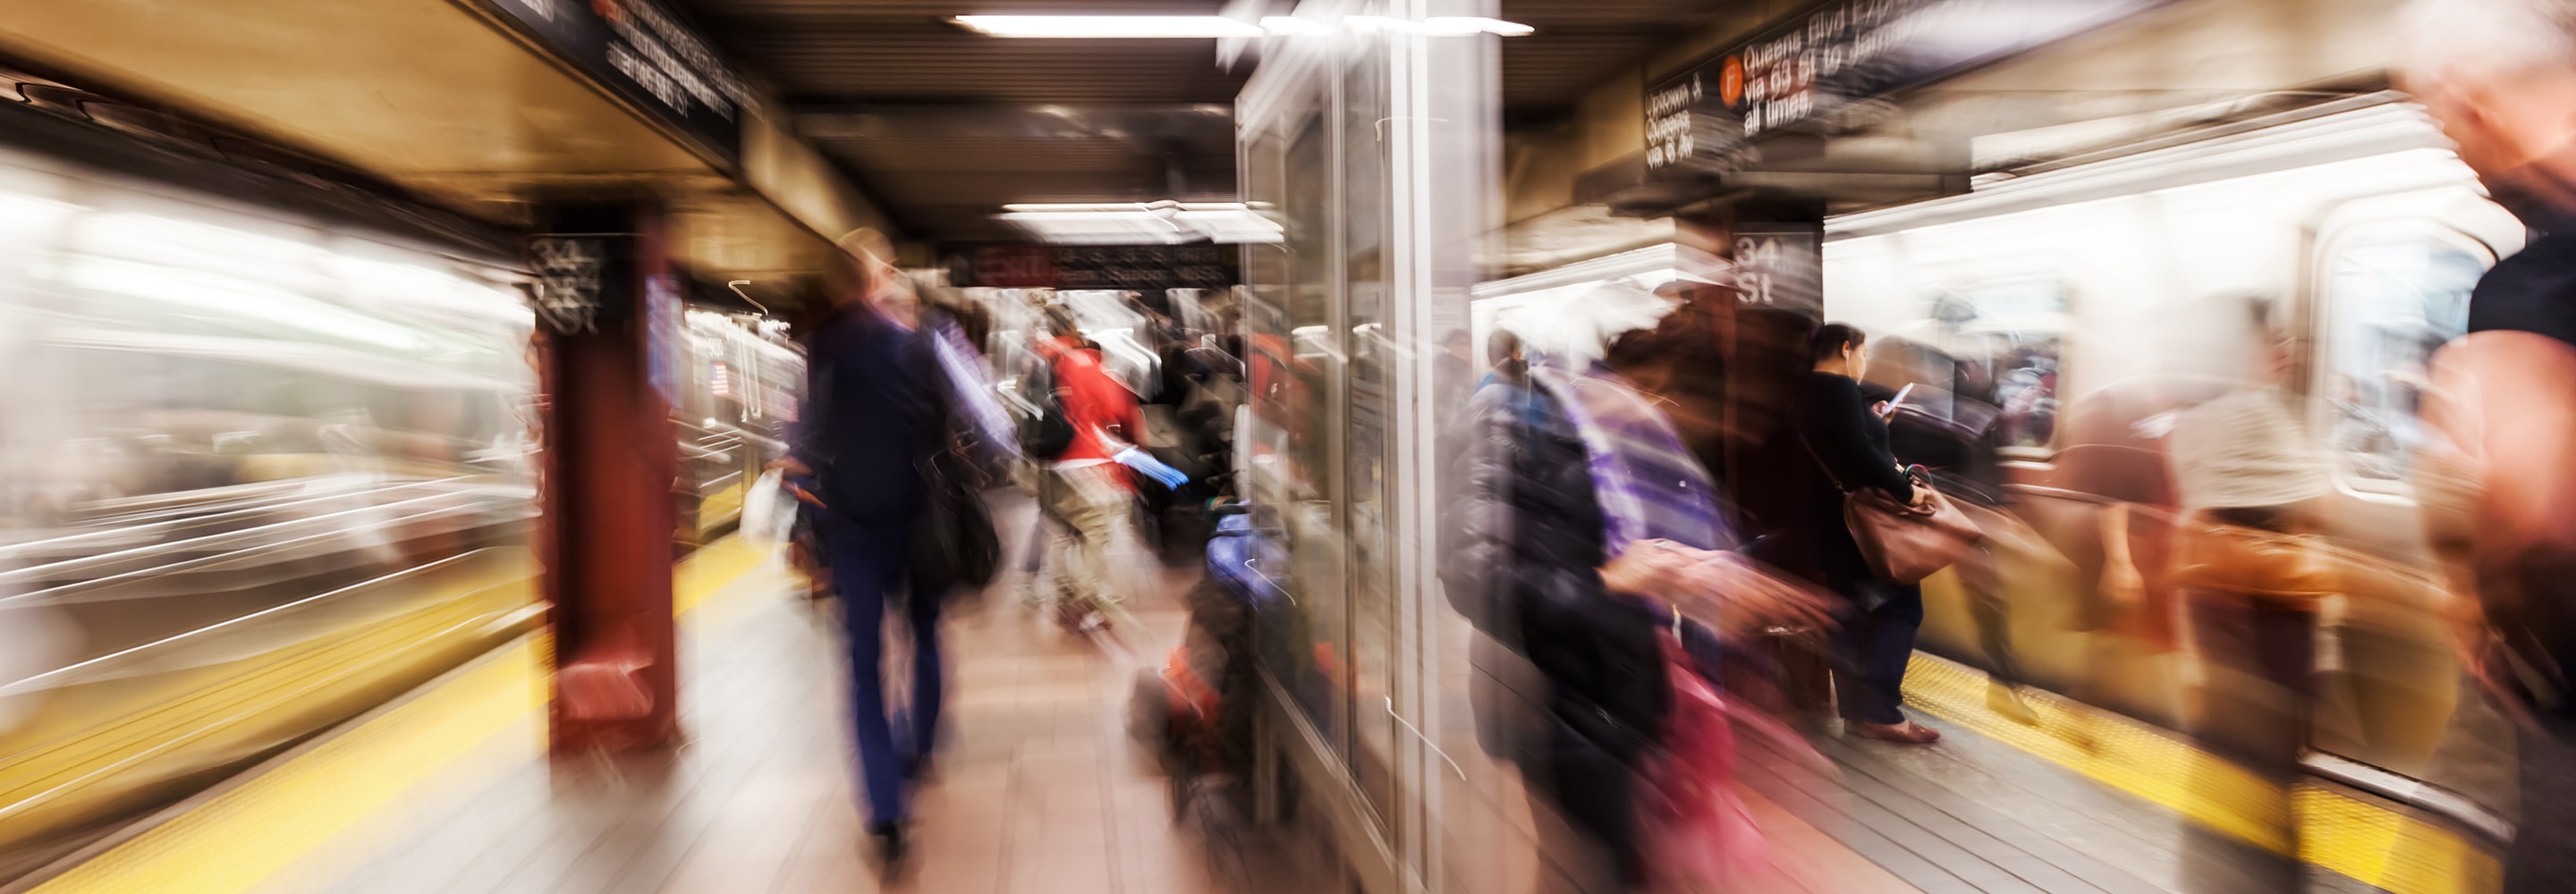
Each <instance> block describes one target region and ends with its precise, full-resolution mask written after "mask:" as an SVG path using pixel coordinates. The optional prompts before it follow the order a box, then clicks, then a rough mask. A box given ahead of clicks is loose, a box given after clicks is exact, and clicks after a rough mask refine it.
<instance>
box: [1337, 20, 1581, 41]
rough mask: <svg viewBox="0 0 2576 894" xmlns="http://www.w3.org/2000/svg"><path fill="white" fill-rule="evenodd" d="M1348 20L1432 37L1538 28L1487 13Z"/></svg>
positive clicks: (1518, 32)
mask: <svg viewBox="0 0 2576 894" xmlns="http://www.w3.org/2000/svg"><path fill="white" fill-rule="evenodd" d="M1344 21H1347V22H1349V23H1350V24H1351V25H1352V26H1353V27H1357V28H1360V29H1362V30H1375V31H1393V32H1396V33H1399V34H1424V35H1429V36H1432V37H1465V36H1468V35H1471V34H1494V35H1499V36H1502V37H1524V36H1527V35H1529V34H1531V33H1533V32H1536V31H1537V30H1538V29H1536V28H1532V27H1530V26H1528V25H1523V24H1521V23H1519V22H1506V21H1503V20H1501V19H1494V18H1486V17H1484V16H1432V17H1430V18H1427V19H1423V20H1422V21H1419V22H1416V21H1413V20H1411V19H1398V18H1391V17H1388V16H1352V17H1350V18H1348V19H1345V20H1344Z"/></svg>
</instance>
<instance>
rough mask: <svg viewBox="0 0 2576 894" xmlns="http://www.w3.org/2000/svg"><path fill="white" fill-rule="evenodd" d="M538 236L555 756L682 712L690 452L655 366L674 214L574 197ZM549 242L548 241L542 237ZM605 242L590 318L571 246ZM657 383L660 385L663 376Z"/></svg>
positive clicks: (668, 326) (671, 724) (649, 743)
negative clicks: (668, 217) (679, 595)
mask: <svg viewBox="0 0 2576 894" xmlns="http://www.w3.org/2000/svg"><path fill="white" fill-rule="evenodd" d="M540 230H541V231H542V232H544V233H545V234H548V235H543V236H540V237H538V239H537V240H536V243H532V247H531V248H532V250H531V262H532V265H533V266H534V267H535V268H536V269H537V270H538V271H539V273H540V274H541V279H540V294H539V296H538V301H539V303H540V305H541V307H544V308H545V309H546V310H547V311H548V312H547V313H545V314H541V317H542V318H543V321H544V322H545V324H546V325H544V326H541V329H543V330H544V332H543V334H541V335H540V336H539V338H538V342H537V345H538V355H539V368H540V376H541V379H542V384H543V388H544V391H545V397H546V401H545V404H544V410H543V419H544V423H545V444H544V460H543V468H544V481H543V483H542V485H541V497H540V500H541V502H542V505H543V522H542V525H541V528H542V530H541V533H540V536H539V537H538V543H539V551H540V556H539V558H540V560H541V561H542V563H543V565H544V571H543V576H542V585H543V588H544V591H545V595H546V599H547V601H548V602H549V603H550V604H551V607H552V613H551V614H552V618H551V620H552V624H553V628H554V671H555V673H554V677H553V682H554V697H553V698H552V699H551V702H550V703H551V708H550V711H549V717H550V729H551V732H552V736H551V737H550V741H551V743H552V750H553V751H554V753H555V754H557V755H567V754H577V753H586V752H591V751H598V750H606V751H628V750H636V749H644V748H651V747H654V746H658V745H660V744H662V743H664V742H666V741H668V740H669V739H670V738H671V734H672V733H673V732H674V731H675V730H676V728H677V723H678V710H677V709H678V701H679V678H678V674H677V667H676V660H677V657H678V649H677V631H676V629H675V626H674V624H673V622H672V618H671V562H672V559H673V557H674V548H673V538H672V530H673V525H674V524H675V519H674V514H675V513H674V510H673V506H672V500H671V487H672V482H673V481H674V480H675V479H676V478H677V476H678V475H679V456H678V453H679V449H678V446H677V443H676V441H675V439H674V433H673V429H672V426H671V421H670V417H671V408H670V403H669V397H668V396H666V395H664V394H663V393H661V391H659V390H658V389H657V388H656V387H655V386H656V385H657V384H660V383H667V382H668V381H669V380H670V378H669V377H668V376H657V375H655V372H654V371H655V369H656V368H657V364H669V363H673V362H676V358H672V357H668V356H663V357H657V356H656V355H657V354H664V355H667V354H669V353H670V352H673V351H676V350H678V347H679V346H678V345H676V344H672V343H670V340H669V339H668V338H667V336H665V335H663V334H660V333H668V332H670V331H673V330H674V329H675V328H676V326H677V316H678V315H679V313H680V312H681V309H680V308H679V307H678V306H677V304H678V300H679V299H678V297H677V295H676V290H674V289H672V288H670V287H669V283H670V281H671V280H670V269H669V267H670V264H669V260H668V255H667V253H666V250H665V244H664V240H663V214H662V210H661V208H660V207H659V206H658V205H655V204H652V203H648V202H613V203H567V204H561V205H556V206H552V207H549V208H547V209H545V211H544V212H543V213H542V214H541V226H540ZM538 243H542V244H538ZM586 252H596V257H597V258H598V269H597V273H598V275H597V278H596V286H597V289H596V295H597V298H596V301H595V303H594V304H593V306H592V307H591V308H589V309H588V310H589V313H588V316H589V318H588V320H587V321H583V320H581V319H580V318H581V317H582V316H584V309H583V308H581V307H579V306H577V305H578V299H577V298H575V299H567V300H566V301H564V302H563V303H562V304H559V305H556V306H550V307H549V306H547V305H548V304H549V302H550V300H551V299H549V298H548V297H547V296H546V294H545V293H544V289H545V288H546V287H547V286H548V285H549V284H551V285H554V286H556V287H557V289H558V295H559V296H561V295H570V294H572V293H574V292H576V291H577V289H578V285H579V282H580V279H581V278H580V277H579V276H562V275H558V276H546V275H544V274H547V273H548V271H549V268H552V269H553V270H554V271H555V272H557V273H558V274H560V273H561V272H562V270H563V269H564V268H566V267H567V266H568V265H567V263H566V262H565V260H564V259H565V257H566V256H567V255H581V254H583V253H586ZM657 380H658V381H657Z"/></svg>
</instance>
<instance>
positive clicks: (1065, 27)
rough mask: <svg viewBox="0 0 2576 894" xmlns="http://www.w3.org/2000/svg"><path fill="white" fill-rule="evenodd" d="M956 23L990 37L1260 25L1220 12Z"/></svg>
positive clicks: (1253, 33)
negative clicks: (1195, 14)
mask: <svg viewBox="0 0 2576 894" xmlns="http://www.w3.org/2000/svg"><path fill="white" fill-rule="evenodd" d="M955 21H956V22H957V24H960V25H964V26H966V27H967V28H970V29H973V30H975V31H977V32H980V33H983V34H989V35H992V36H994V37H1088V38H1147V39H1155V38H1202V39H1205V38H1217V37H1260V36H1261V35H1262V33H1263V32H1262V30H1261V26H1259V25H1255V24H1253V23H1251V22H1245V21H1240V20H1236V19H1229V18H1226V17H1224V16H987V15H971V16H958V17H957V18H956V19H955Z"/></svg>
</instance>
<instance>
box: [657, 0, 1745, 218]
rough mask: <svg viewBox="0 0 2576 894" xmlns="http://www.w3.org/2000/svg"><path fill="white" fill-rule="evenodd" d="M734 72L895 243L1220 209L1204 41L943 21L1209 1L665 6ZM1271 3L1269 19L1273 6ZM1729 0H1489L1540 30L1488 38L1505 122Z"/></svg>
mask: <svg viewBox="0 0 2576 894" xmlns="http://www.w3.org/2000/svg"><path fill="white" fill-rule="evenodd" d="M681 2H684V3H685V5H687V6H688V7H689V8H690V10H691V13H692V15H693V17H694V18H696V19H697V20H698V23H699V25H700V26H701V27H702V28H703V29H704V30H706V31H707V32H708V33H709V34H710V35H711V36H712V37H713V38H714V39H715V40H716V42H717V43H719V44H721V45H723V47H724V48H725V50H726V51H727V52H728V54H729V55H730V56H731V57H732V58H733V59H734V61H735V62H736V64H738V65H740V66H742V67H743V68H745V69H747V70H749V71H751V72H752V73H754V74H756V75H758V76H759V77H760V78H762V79H764V80H766V81H767V82H769V84H770V85H771V86H772V87H773V88H774V89H775V90H776V91H777V92H778V94H779V95H780V96H781V97H782V98H783V99H784V100H785V102H786V104H787V106H788V107H789V109H791V110H792V111H794V112H795V113H796V129H797V130H798V131H799V132H801V133H803V134H804V135H805V136H807V137H808V138H810V139H812V140H813V141H814V143H815V145H817V146H818V147H820V148H821V149H822V150H823V151H824V152H825V153H827V154H828V155H830V156H831V157H832V158H833V159H834V160H835V161H837V162H839V163H840V164H841V165H843V166H844V167H845V168H847V170H848V172H849V173H850V175H851V176H852V178H853V179H855V180H856V181H857V182H859V183H860V184H861V185H862V187H863V188H864V189H865V190H866V191H867V192H869V193H870V194H871V196H872V197H873V198H874V199H875V200H876V201H877V202H878V203H879V204H881V205H883V206H884V207H885V209H886V210H887V211H888V212H889V213H890V214H891V215H892V216H893V217H894V218H895V220H896V221H898V222H899V223H900V225H901V226H902V227H903V228H904V229H906V230H907V231H909V235H911V236H913V237H915V238H919V239H924V240H928V241H934V242H946V243H959V242H977V241H1018V240H1019V239H1020V238H1021V237H1020V235H1019V234H1018V233H1017V232H1016V231H1014V230H1011V229H1010V228H1008V227H1007V226H1004V225H1001V224H999V223H997V222H995V221H993V220H992V214H993V213H994V212H995V211H997V210H999V207H1000V206H1001V205H1003V204H1006V203H1011V202H1046V201H1125V200H1138V201H1151V200H1158V199H1167V198H1168V199H1179V200H1183V201H1189V200H1199V201H1208V200H1226V199H1231V198H1232V197H1233V196H1234V194H1235V184H1234V176H1235V165H1234V131H1233V123H1232V109H1233V102H1234V97H1235V94H1236V93H1238V92H1240V91H1241V89H1242V87H1243V81H1244V78H1245V77H1246V76H1247V75H1248V74H1250V68H1251V66H1250V64H1248V63H1247V64H1244V65H1239V66H1237V67H1236V68H1235V69H1234V70H1231V71H1229V70H1227V69H1225V68H1223V67H1220V66H1219V65H1218V63H1217V47H1216V42H1215V41H1213V40H1011V39H1003V38H994V37H987V36H983V35H979V34H974V33H972V32H969V31H966V30H965V29H963V28H960V27H958V26H956V25H954V24H951V23H950V22H949V21H948V18H949V17H951V16H957V15H965V14H972V13H979V12H983V13H1020V14H1049V13H1053V14H1088V15H1107V14H1130V15H1212V14H1216V13H1219V12H1221V11H1222V8H1223V7H1224V5H1225V4H1224V3H1223V2H1221V0H1109V2H1101V0H944V2H943V0H681ZM1280 5H1282V6H1284V5H1287V4H1286V3H1284V2H1282V3H1281V4H1280ZM1729 5H1740V4H1735V3H1730V2H1729V0H1504V2H1503V4H1502V14H1503V17H1505V18H1507V19H1510V20H1513V21H1518V22H1523V23H1526V24H1530V25H1533V26H1536V27H1537V29H1538V32H1537V33H1536V34H1533V35H1530V36H1527V37H1518V38H1511V39H1508V40H1506V41H1504V43H1503V96H1504V101H1505V105H1506V107H1507V109H1508V111H1509V112H1511V113H1512V114H1513V115H1514V116H1515V117H1516V118H1527V117H1531V116H1550V115H1555V114H1560V113H1562V112H1564V111H1567V110H1569V109H1571V107H1572V106H1573V103H1574V101H1575V100H1576V98H1577V97H1579V96H1581V95H1582V93H1583V92H1584V91H1585V90H1587V89H1589V88H1590V87H1592V86H1593V85H1595V84H1598V83H1599V82H1601V81H1602V80H1603V79H1604V78H1605V77H1607V76H1609V75H1610V74H1612V73H1614V72H1616V71H1617V70H1619V68H1620V67H1621V66H1624V65H1629V64H1632V63H1633V61H1634V60H1636V59H1638V58H1640V57H1641V56H1643V55H1644V54H1645V53H1647V52H1649V51H1651V50H1653V49H1655V48H1657V47H1659V46H1662V45H1664V44H1666V43H1669V42H1671V41H1672V40H1674V39H1675V38H1676V37H1678V36H1680V35H1683V34H1687V33H1690V32H1692V31H1693V30H1696V29H1697V28H1698V27H1700V26H1703V25H1705V24H1706V23H1707V22H1708V21H1709V20H1710V18H1711V17H1712V13H1711V10H1712V9H1713V8H1715V7H1719V6H1729Z"/></svg>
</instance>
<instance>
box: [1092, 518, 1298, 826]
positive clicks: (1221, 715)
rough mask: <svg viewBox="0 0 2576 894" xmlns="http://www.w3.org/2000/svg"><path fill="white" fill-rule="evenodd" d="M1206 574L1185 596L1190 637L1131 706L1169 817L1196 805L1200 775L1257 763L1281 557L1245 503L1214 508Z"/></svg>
mask: <svg viewBox="0 0 2576 894" xmlns="http://www.w3.org/2000/svg"><path fill="white" fill-rule="evenodd" d="M1212 514H1213V515H1214V516H1215V517H1216V525H1215V530H1214V532H1212V534H1211V536H1210V537H1209V539H1208V544H1207V575H1206V576H1205V577H1204V578H1202V579H1201V580H1200V581H1199V583H1198V584H1197V585H1196V586H1193V587H1191V588H1190V592H1189V595H1188V601H1189V609H1190V624H1189V631H1188V634H1187V636H1186V638H1185V639H1184V641H1183V643H1182V645H1181V647H1180V648H1177V649H1174V650H1172V652H1171V654H1170V655H1169V656H1168V657H1167V658H1166V660H1165V662H1164V663H1163V665H1162V667H1160V668H1157V669H1153V670H1146V671H1142V672H1140V673H1139V674H1138V678H1137V680H1136V691H1135V695H1134V698H1133V699H1132V700H1131V701H1130V702H1129V712H1130V713H1129V728H1130V732H1131V733H1132V734H1133V735H1135V736H1136V738H1137V739H1138V740H1139V741H1140V742H1143V743H1144V744H1146V745H1147V746H1148V747H1150V748H1153V749H1154V751H1155V752H1156V753H1157V754H1158V755H1159V756H1160V757H1161V759H1162V764H1163V769H1164V772H1165V775H1166V776H1167V777H1168V778H1169V779H1170V780H1171V798H1172V811H1173V815H1174V816H1179V815H1181V814H1182V813H1183V811H1185V810H1186V809H1187V808H1188V807H1189V804H1190V800H1191V798H1192V796H1193V793H1194V792H1195V791H1196V790H1197V788H1198V781H1199V779H1200V777H1202V776H1204V775H1211V774H1214V775H1226V776H1234V777H1236V778H1241V776H1242V774H1243V773H1244V771H1246V770H1247V769H1248V768H1249V767H1250V766H1251V763H1252V744H1253V743H1252V711H1253V707H1254V704H1253V697H1254V696H1253V693H1254V688H1253V687H1254V686H1256V685H1257V684H1258V682H1259V677H1258V673H1259V672H1258V670H1257V665H1256V656H1255V654H1254V649H1255V640H1256V636H1255V630H1256V616H1257V615H1258V614H1259V613H1260V612H1261V610H1262V608H1263V606H1265V605H1268V604H1270V603H1272V602H1275V601H1278V600H1281V599H1284V598H1285V596H1286V594H1285V592H1284V591H1282V590H1281V588H1280V583H1279V581H1278V580H1277V579H1276V578H1277V577H1278V576H1279V574H1278V572H1276V571H1265V570H1263V569H1265V568H1278V567H1284V559H1283V558H1282V557H1284V556H1285V552H1284V551H1282V550H1280V549H1279V548H1278V546H1277V541H1276V540H1275V539H1272V538H1268V537H1264V536H1263V535H1262V534H1261V532H1260V531H1259V529H1258V528H1256V527H1255V525H1254V524H1253V514H1252V513H1251V511H1250V510H1249V509H1247V508H1246V507H1244V506H1243V505H1241V504H1230V505H1223V506H1219V507H1216V508H1215V509H1213V510H1212Z"/></svg>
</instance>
